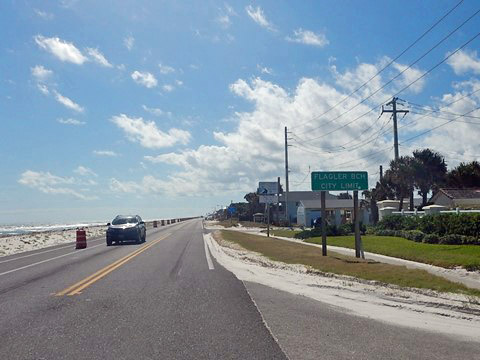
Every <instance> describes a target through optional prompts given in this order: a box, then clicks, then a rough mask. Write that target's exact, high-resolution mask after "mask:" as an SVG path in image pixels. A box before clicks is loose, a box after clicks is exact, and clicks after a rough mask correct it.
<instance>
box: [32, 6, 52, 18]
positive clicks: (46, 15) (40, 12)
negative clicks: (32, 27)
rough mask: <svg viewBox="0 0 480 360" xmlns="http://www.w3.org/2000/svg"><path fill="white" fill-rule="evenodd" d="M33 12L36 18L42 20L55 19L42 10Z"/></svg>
mask: <svg viewBox="0 0 480 360" xmlns="http://www.w3.org/2000/svg"><path fill="white" fill-rule="evenodd" d="M33 11H35V14H37V16H38V17H41V18H42V19H43V20H53V18H54V17H55V16H54V15H53V14H51V13H48V12H46V11H43V10H39V9H33Z"/></svg>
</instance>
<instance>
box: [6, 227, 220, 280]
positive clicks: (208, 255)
mask: <svg viewBox="0 0 480 360" xmlns="http://www.w3.org/2000/svg"><path fill="white" fill-rule="evenodd" d="M203 245H205V256H206V258H207V263H208V269H209V270H215V268H214V267H213V261H212V258H211V257H210V251H209V250H208V245H207V241H206V240H205V236H204V237H203ZM0 275H1V274H0Z"/></svg>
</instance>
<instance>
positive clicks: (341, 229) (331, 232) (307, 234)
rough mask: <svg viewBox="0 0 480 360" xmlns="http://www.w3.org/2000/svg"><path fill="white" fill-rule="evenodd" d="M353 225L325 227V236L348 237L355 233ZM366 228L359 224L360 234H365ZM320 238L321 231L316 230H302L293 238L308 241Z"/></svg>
mask: <svg viewBox="0 0 480 360" xmlns="http://www.w3.org/2000/svg"><path fill="white" fill-rule="evenodd" d="M354 226H355V225H354V224H342V225H340V226H338V227H337V226H335V225H327V228H326V230H327V236H343V235H350V234H352V233H354V232H355V228H354ZM366 230H367V228H366V226H365V225H363V224H362V223H360V232H361V233H362V234H365V232H366ZM320 236H322V229H320V228H316V229H312V230H303V231H300V232H299V233H297V234H295V235H294V237H295V238H296V239H308V238H312V237H320Z"/></svg>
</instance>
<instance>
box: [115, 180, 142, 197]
mask: <svg viewBox="0 0 480 360" xmlns="http://www.w3.org/2000/svg"><path fill="white" fill-rule="evenodd" d="M110 190H111V191H113V192H119V193H136V192H137V191H141V190H142V187H141V186H140V185H138V184H136V183H135V182H133V181H125V182H121V181H119V180H117V179H115V178H112V179H110Z"/></svg>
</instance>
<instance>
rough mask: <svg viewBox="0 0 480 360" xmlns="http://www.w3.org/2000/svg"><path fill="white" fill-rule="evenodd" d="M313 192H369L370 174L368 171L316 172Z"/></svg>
mask: <svg viewBox="0 0 480 360" xmlns="http://www.w3.org/2000/svg"><path fill="white" fill-rule="evenodd" d="M312 190H313V191H348V190H368V174H367V172H366V171H314V172H312Z"/></svg>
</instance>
